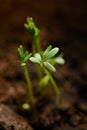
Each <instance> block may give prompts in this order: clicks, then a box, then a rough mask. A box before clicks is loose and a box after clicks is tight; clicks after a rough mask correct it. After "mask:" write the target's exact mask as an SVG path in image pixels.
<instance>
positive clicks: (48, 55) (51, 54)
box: [46, 47, 59, 59]
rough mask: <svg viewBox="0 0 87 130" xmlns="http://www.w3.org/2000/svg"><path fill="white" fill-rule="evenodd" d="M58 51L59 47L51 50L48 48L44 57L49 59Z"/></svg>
mask: <svg viewBox="0 0 87 130" xmlns="http://www.w3.org/2000/svg"><path fill="white" fill-rule="evenodd" d="M58 51H59V48H57V47H55V48H53V49H52V50H50V51H49V52H48V54H47V55H46V58H47V59H50V58H52V57H54V56H55V55H56V54H57V53H58Z"/></svg>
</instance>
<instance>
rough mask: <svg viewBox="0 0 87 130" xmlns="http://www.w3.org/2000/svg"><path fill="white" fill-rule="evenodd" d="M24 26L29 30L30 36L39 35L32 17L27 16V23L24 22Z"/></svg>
mask: <svg viewBox="0 0 87 130" xmlns="http://www.w3.org/2000/svg"><path fill="white" fill-rule="evenodd" d="M24 27H25V28H26V29H27V30H28V31H29V32H30V34H31V36H33V37H37V36H38V35H39V32H40V31H39V29H38V28H37V27H36V25H35V23H34V21H33V18H32V17H28V18H27V24H24Z"/></svg>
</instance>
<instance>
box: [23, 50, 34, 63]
mask: <svg viewBox="0 0 87 130" xmlns="http://www.w3.org/2000/svg"><path fill="white" fill-rule="evenodd" d="M31 55H32V54H31V53H30V54H29V53H28V51H26V52H25V54H24V60H23V62H27V61H28V60H29V58H30V57H31Z"/></svg>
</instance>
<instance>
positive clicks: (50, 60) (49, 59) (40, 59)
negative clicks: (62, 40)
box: [30, 45, 64, 104]
mask: <svg viewBox="0 0 87 130" xmlns="http://www.w3.org/2000/svg"><path fill="white" fill-rule="evenodd" d="M58 51H59V48H57V47H55V48H52V46H51V45H50V46H48V48H47V49H46V50H45V51H44V52H43V54H42V55H40V54H39V53H36V54H35V55H34V56H33V57H30V60H31V61H32V62H34V63H37V64H39V65H40V66H41V67H42V69H43V70H44V73H45V74H46V76H45V77H44V78H43V79H42V80H41V81H40V85H41V86H43V84H45V85H47V83H48V81H49V80H50V81H51V83H52V86H53V89H54V92H55V94H56V104H58V103H59V100H60V93H59V89H58V86H57V84H56V82H55V80H54V79H53V77H52V74H51V73H52V72H56V69H55V67H54V64H55V63H59V64H64V59H63V57H62V55H59V56H57V57H54V56H55V55H56V54H57V53H58ZM44 82H45V83H44Z"/></svg>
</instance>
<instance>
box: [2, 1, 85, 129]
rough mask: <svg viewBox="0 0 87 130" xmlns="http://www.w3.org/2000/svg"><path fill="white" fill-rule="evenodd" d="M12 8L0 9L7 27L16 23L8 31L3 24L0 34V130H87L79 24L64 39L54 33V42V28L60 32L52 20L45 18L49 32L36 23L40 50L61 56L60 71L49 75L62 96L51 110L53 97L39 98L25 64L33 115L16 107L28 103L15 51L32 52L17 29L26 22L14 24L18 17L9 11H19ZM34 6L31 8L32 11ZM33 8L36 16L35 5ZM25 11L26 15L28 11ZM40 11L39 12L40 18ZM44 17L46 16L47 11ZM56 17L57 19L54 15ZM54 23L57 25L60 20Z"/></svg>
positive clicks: (26, 38)
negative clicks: (54, 51) (55, 48)
mask: <svg viewBox="0 0 87 130" xmlns="http://www.w3.org/2000/svg"><path fill="white" fill-rule="evenodd" d="M22 2H23V1H22ZM9 3H10V4H9ZM14 3H15V2H13V3H11V1H9V2H8V4H5V5H4V4H3V2H2V5H3V6H2V8H1V12H3V10H5V11H4V12H6V11H7V10H8V13H7V14H8V15H7V17H8V16H10V20H8V21H10V23H11V22H12V21H14V19H15V22H12V23H13V25H11V26H10V24H6V25H5V27H4V24H2V25H3V27H2V28H3V31H1V32H0V34H1V35H0V38H1V43H0V130H87V54H86V51H87V45H86V41H87V39H86V35H85V34H86V32H85V29H84V28H83V29H82V28H81V27H80V25H81V24H80V23H79V24H78V25H77V24H76V26H75V27H74V29H72V28H73V26H74V25H73V26H70V25H69V26H70V27H71V28H68V29H67V30H68V31H67V33H66V35H65V34H64V33H63V32H61V29H60V30H59V33H60V34H61V35H59V38H58V36H57V34H59V33H57V32H58V31H57V29H56V26H57V25H58V26H57V27H59V25H60V23H61V22H60V23H57V22H55V21H56V20H57V19H56V18H55V20H54V21H53V20H52V21H50V18H51V16H49V20H48V19H47V17H46V20H48V23H50V26H48V25H47V26H46V27H42V26H41V25H42V24H40V21H41V19H40V21H39V24H40V27H41V41H42V47H43V49H44V48H45V47H46V46H47V45H48V43H49V44H52V46H58V47H60V52H64V54H65V56H64V57H65V61H66V63H65V65H63V66H60V65H56V69H57V72H56V73H55V74H53V77H54V79H55V81H56V83H57V84H58V87H59V90H60V93H61V101H60V104H59V106H58V107H56V105H55V95H53V99H52V98H51V97H50V96H49V95H48V93H47V90H46V91H45V92H44V93H43V95H39V94H37V92H36V88H37V75H36V72H35V69H34V66H32V64H29V63H28V64H27V66H28V69H29V72H30V75H31V78H32V82H33V89H34V90H35V94H36V98H37V101H38V102H37V104H36V111H35V112H34V111H28V110H24V109H22V107H21V106H22V104H23V103H29V98H28V91H27V86H26V82H25V79H24V76H23V73H22V70H21V67H20V66H19V61H18V58H17V48H18V46H19V45H20V43H21V44H22V43H23V45H24V47H25V48H27V49H29V50H31V39H30V37H29V36H28V33H27V32H26V31H25V30H24V28H22V26H23V22H24V19H25V17H26V16H25V14H23V17H21V19H20V21H17V16H16V13H17V12H16V13H15V12H14V10H13V9H12V7H14V8H15V7H16V5H19V4H20V2H19V4H18V3H15V4H14ZM50 4H51V7H52V9H53V10H55V8H54V7H56V6H54V5H52V3H50ZM25 5H27V3H26V4H25ZM31 5H32V4H31ZM9 6H10V7H9ZM33 6H34V7H35V5H33ZM33 6H32V7H33ZM38 6H39V10H40V5H38ZM25 7H26V6H23V4H21V6H20V8H19V10H20V12H19V14H20V16H22V13H23V11H22V10H23V9H25ZM11 10H12V11H13V14H14V16H15V17H12V16H13V14H12V13H11V14H9V12H10V11H11ZM17 10H18V6H17ZM17 10H16V11H17ZM25 10H26V11H25V13H26V12H27V9H25ZM31 10H32V9H31ZM43 10H44V8H43V9H42V12H43ZM53 10H51V11H53ZM46 11H47V12H48V14H49V11H48V10H47V8H46ZM31 12H32V11H31ZM34 13H35V12H34ZM44 13H45V12H43V14H44ZM51 13H52V12H51ZM53 13H55V11H54V12H53ZM37 14H38V13H36V14H35V16H36V17H37V18H39V17H40V16H39V15H40V14H39V15H37ZM26 15H27V13H26ZM56 15H58V12H57V14H56ZM54 16H55V15H54ZM54 16H53V17H54ZM58 16H59V15H58ZM44 17H45V16H44ZM56 17H57V16H56ZM73 17H74V16H73ZM84 17H85V16H84ZM40 18H41V17H40ZM59 18H60V21H61V20H62V18H61V17H59ZM2 19H3V17H2ZM57 21H58V20H57ZM41 22H42V23H43V25H44V21H43V20H42V21H41ZM1 23H2V21H1ZM4 23H5V22H4ZM53 23H54V24H53ZM77 23H78V22H77ZM20 24H21V25H20ZM7 25H8V26H7ZM45 25H46V23H45ZM45 25H44V26H45ZM61 26H62V23H61ZM76 27H77V28H76ZM2 28H1V30H2ZM63 28H65V30H66V25H63ZM78 28H79V29H78ZM5 30H7V32H5ZM55 30H56V31H55ZM77 30H79V31H77ZM4 32H5V33H4ZM79 32H80V33H79ZM81 32H82V33H83V34H84V35H82V33H81ZM52 33H53V36H52ZM68 37H69V38H68ZM53 43H54V44H53Z"/></svg>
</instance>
